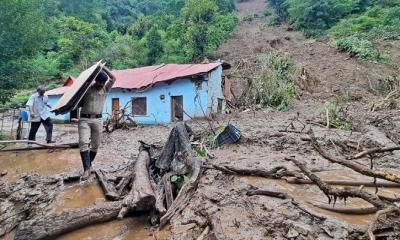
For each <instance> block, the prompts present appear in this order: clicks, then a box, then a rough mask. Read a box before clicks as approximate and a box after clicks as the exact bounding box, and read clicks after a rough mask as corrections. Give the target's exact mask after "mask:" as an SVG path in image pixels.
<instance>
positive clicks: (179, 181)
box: [171, 175, 189, 191]
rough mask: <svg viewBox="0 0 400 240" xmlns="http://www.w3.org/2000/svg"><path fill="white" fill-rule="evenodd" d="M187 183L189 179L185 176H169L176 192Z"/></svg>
mask: <svg viewBox="0 0 400 240" xmlns="http://www.w3.org/2000/svg"><path fill="white" fill-rule="evenodd" d="M188 181H189V178H188V177H186V176H185V175H173V176H171V182H172V183H174V184H175V185H176V187H177V189H178V191H179V190H180V189H181V188H182V187H183V185H184V184H185V183H187V182H188Z"/></svg>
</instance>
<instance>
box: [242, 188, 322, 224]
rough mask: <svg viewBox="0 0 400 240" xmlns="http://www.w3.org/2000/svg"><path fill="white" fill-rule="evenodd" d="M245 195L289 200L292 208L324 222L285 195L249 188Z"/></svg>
mask: <svg viewBox="0 0 400 240" xmlns="http://www.w3.org/2000/svg"><path fill="white" fill-rule="evenodd" d="M246 195H248V196H255V195H262V196H268V197H274V198H279V199H289V200H290V202H291V203H292V204H293V206H295V207H297V208H298V209H300V210H301V211H303V212H305V213H306V214H307V215H310V216H311V217H312V218H315V219H317V220H319V221H324V220H326V217H324V216H321V215H319V214H317V213H314V212H313V211H311V210H309V209H307V208H306V207H303V206H301V205H300V203H299V202H297V201H296V200H295V199H294V198H293V197H291V196H289V195H288V194H286V193H282V192H276V191H270V190H265V189H258V188H251V189H249V190H248V191H247V192H246Z"/></svg>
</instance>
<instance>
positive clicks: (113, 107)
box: [111, 98, 119, 121]
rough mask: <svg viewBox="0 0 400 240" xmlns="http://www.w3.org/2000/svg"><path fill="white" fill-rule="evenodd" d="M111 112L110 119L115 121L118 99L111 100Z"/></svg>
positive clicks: (117, 111)
mask: <svg viewBox="0 0 400 240" xmlns="http://www.w3.org/2000/svg"><path fill="white" fill-rule="evenodd" d="M111 112H112V119H113V120H114V121H116V120H117V119H118V117H119V98H113V99H112V105H111Z"/></svg>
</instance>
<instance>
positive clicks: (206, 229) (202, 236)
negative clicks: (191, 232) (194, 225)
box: [196, 226, 210, 240]
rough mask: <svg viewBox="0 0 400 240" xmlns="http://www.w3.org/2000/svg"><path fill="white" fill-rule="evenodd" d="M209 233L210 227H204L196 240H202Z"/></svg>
mask: <svg viewBox="0 0 400 240" xmlns="http://www.w3.org/2000/svg"><path fill="white" fill-rule="evenodd" d="M209 233H210V226H206V227H205V228H204V230H203V232H202V233H201V234H200V236H198V237H197V239H196V240H204V239H206V237H207V235H208V234H209Z"/></svg>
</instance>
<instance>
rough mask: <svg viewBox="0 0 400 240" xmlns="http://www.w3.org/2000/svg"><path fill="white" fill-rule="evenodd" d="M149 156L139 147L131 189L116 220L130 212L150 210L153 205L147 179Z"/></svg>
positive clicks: (151, 191)
mask: <svg viewBox="0 0 400 240" xmlns="http://www.w3.org/2000/svg"><path fill="white" fill-rule="evenodd" d="M149 164H150V155H149V152H148V150H147V149H145V148H143V147H141V149H140V151H139V156H138V158H137V160H136V162H135V167H134V170H133V175H134V179H133V183H132V188H131V190H130V192H129V193H128V195H127V196H126V197H125V198H124V200H123V204H122V208H121V211H120V212H119V214H118V218H119V219H122V218H123V217H124V216H125V215H126V213H127V212H128V211H130V210H137V209H141V210H151V209H153V208H154V205H155V201H156V198H155V194H154V190H153V187H152V185H151V182H150V177H149Z"/></svg>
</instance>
